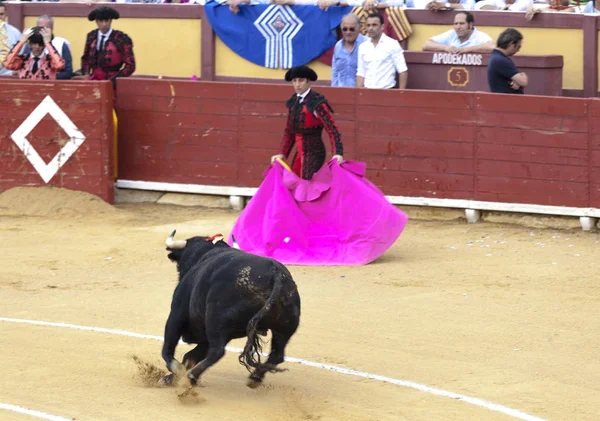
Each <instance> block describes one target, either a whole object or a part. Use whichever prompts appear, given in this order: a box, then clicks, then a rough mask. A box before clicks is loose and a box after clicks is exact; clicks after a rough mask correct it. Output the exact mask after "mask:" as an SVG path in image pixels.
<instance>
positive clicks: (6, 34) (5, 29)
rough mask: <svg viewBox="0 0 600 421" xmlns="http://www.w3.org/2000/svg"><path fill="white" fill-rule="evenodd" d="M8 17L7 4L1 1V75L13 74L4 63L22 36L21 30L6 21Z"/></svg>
mask: <svg viewBox="0 0 600 421" xmlns="http://www.w3.org/2000/svg"><path fill="white" fill-rule="evenodd" d="M7 18H8V16H7V13H6V5H5V4H4V3H1V2H0V76H12V74H13V72H12V71H11V70H9V69H7V68H5V67H4V66H3V65H2V63H3V62H4V60H6V57H7V56H8V53H9V52H10V50H11V49H12V48H13V47H14V46H15V45H17V43H18V42H19V39H20V38H21V31H19V30H18V29H17V28H15V27H14V26H12V25H9V24H8V22H6V20H7Z"/></svg>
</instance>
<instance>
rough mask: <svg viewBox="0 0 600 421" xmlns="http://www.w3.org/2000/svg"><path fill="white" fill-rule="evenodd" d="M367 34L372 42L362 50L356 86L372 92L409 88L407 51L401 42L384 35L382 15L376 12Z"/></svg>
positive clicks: (369, 21)
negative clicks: (405, 57)
mask: <svg viewBox="0 0 600 421" xmlns="http://www.w3.org/2000/svg"><path fill="white" fill-rule="evenodd" d="M367 35H369V39H368V40H367V41H365V42H363V43H362V44H360V46H359V47H358V67H357V71H356V86H357V87H358V88H371V89H389V88H395V87H396V86H399V87H400V89H406V83H407V82H408V68H407V67H406V60H405V59H404V50H403V49H402V47H401V46H400V43H399V42H398V41H396V40H395V39H393V38H390V37H388V36H387V35H386V34H384V33H383V17H382V16H381V15H379V14H377V13H372V14H370V15H369V16H368V17H367ZM397 74H398V75H399V76H396V75H397ZM398 78H399V83H398V80H397V79H398Z"/></svg>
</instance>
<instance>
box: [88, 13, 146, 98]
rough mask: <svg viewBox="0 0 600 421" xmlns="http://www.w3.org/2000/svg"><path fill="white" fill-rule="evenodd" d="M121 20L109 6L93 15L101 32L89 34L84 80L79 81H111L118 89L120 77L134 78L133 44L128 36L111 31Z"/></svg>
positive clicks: (98, 30) (90, 18)
mask: <svg viewBox="0 0 600 421" xmlns="http://www.w3.org/2000/svg"><path fill="white" fill-rule="evenodd" d="M119 17H120V16H119V12H117V11H116V10H115V9H113V8H112V7H108V6H101V7H98V8H97V9H94V10H92V11H91V12H90V14H89V15H88V20H89V21H96V25H97V26H98V29H94V30H93V31H91V32H89V33H88V34H87V38H86V41H85V48H84V51H83V56H81V72H82V74H83V76H82V77H77V78H76V79H91V80H110V81H112V82H113V86H115V85H116V81H115V79H116V78H117V77H127V76H131V75H132V74H133V72H134V71H135V55H134V54H133V41H132V40H131V38H129V36H128V35H127V34H126V33H124V32H121V31H118V30H116V29H113V28H112V27H111V24H112V21H113V19H119Z"/></svg>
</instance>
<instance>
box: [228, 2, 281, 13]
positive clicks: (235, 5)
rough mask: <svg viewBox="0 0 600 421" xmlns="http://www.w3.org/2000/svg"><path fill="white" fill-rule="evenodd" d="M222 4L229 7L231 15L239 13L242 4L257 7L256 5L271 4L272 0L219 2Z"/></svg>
mask: <svg viewBox="0 0 600 421" xmlns="http://www.w3.org/2000/svg"><path fill="white" fill-rule="evenodd" d="M217 1H218V2H219V3H221V4H227V5H229V10H230V11H231V13H236V14H237V13H239V11H240V5H241V4H248V5H255V4H269V3H271V0H217Z"/></svg>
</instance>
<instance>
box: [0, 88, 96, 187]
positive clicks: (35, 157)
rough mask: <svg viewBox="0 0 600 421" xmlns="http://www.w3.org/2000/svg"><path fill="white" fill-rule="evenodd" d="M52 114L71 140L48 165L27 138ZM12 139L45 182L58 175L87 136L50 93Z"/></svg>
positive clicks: (15, 132)
mask: <svg viewBox="0 0 600 421" xmlns="http://www.w3.org/2000/svg"><path fill="white" fill-rule="evenodd" d="M46 114H50V116H52V118H53V119H54V121H56V122H57V123H58V125H59V126H60V127H61V128H62V129H63V130H64V131H65V133H67V135H68V136H69V141H68V142H67V143H65V145H64V146H63V147H62V149H61V150H60V151H59V152H58V153H57V154H56V155H55V156H54V158H52V161H50V163H49V164H48V165H46V163H45V162H44V160H43V159H42V158H41V157H40V155H39V154H38V152H37V151H36V150H35V148H34V147H33V146H32V145H31V143H29V141H28V140H27V136H28V135H29V134H30V133H31V131H32V130H33V129H34V128H35V127H36V126H37V125H38V124H39V123H40V121H42V119H43V118H44V117H45V116H46ZM11 139H12V140H13V142H15V144H16V145H17V146H18V147H19V149H21V151H22V152H23V154H24V155H25V157H26V158H27V159H28V160H29V162H31V165H33V168H35V170H36V171H37V172H38V174H39V175H40V177H42V179H43V180H44V182H45V183H48V182H49V181H50V180H52V177H54V176H55V175H56V173H57V172H58V170H59V169H61V167H62V166H63V165H64V164H65V163H66V162H67V161H68V160H69V158H71V156H72V155H73V154H74V153H75V151H77V149H78V148H79V147H80V146H81V145H82V144H83V142H84V141H85V136H84V135H83V133H81V131H80V130H79V129H78V128H77V126H75V124H73V122H72V121H71V119H70V118H69V117H68V116H67V115H66V114H65V113H64V111H63V110H61V109H60V107H59V106H58V105H57V104H56V102H54V100H53V99H52V98H51V97H50V95H48V96H47V97H46V98H44V99H43V100H42V102H41V103H40V105H38V106H37V108H36V109H35V110H33V111H32V112H31V114H29V117H27V118H26V119H25V121H24V122H23V123H22V124H21V125H20V126H19V128H17V130H15V131H14V133H13V134H12V135H11Z"/></svg>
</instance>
